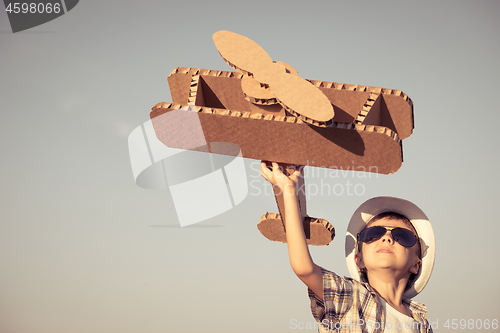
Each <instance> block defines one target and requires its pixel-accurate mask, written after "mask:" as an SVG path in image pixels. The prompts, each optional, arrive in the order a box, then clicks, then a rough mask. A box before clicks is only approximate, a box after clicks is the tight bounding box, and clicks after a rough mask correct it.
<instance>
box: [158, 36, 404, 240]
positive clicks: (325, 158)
mask: <svg viewBox="0 0 500 333" xmlns="http://www.w3.org/2000/svg"><path fill="white" fill-rule="evenodd" d="M214 42H215V44H216V46H217V48H218V50H219V53H220V54H221V55H222V57H223V58H224V59H225V60H226V61H227V62H228V63H229V64H230V65H232V66H233V67H236V68H238V72H230V71H216V70H209V69H199V68H188V67H178V68H176V69H174V70H173V71H172V72H171V73H170V75H169V77H168V83H169V87H170V92H171V95H172V101H173V103H165V102H160V103H158V104H156V105H155V106H154V107H153V108H152V112H151V114H150V117H151V120H152V123H153V126H154V129H155V132H156V136H157V138H158V139H159V140H160V141H161V142H163V143H164V144H165V145H166V146H167V147H171V148H181V149H191V150H199V149H197V148H196V147H188V148H187V147H184V146H182V144H180V143H179V140H177V138H176V137H175V135H173V134H172V133H176V131H177V133H178V130H179V127H182V124H178V123H172V122H169V121H168V117H163V115H165V114H167V113H168V112H172V111H176V112H192V111H185V109H186V108H185V107H186V106H189V105H193V106H194V107H195V109H196V112H197V114H198V117H199V120H200V124H201V127H202V129H203V134H204V136H205V139H206V142H207V143H208V152H211V150H210V143H211V142H231V143H234V144H237V145H238V146H239V147H240V149H241V154H242V156H243V157H246V158H251V159H257V160H266V161H275V162H279V163H282V164H289V165H307V166H314V167H321V168H331V169H341V170H352V171H364V172H373V173H380V174H390V173H394V172H396V171H397V170H398V169H399V168H400V167H401V164H402V160H403V155H402V140H403V139H405V138H407V137H408V136H410V135H411V134H412V130H413V103H412V101H411V99H410V98H409V97H408V96H407V95H406V94H404V93H403V92H402V91H401V90H394V89H386V88H380V87H371V86H362V85H354V84H345V83H336V82H326V81H316V80H304V79H301V78H299V77H298V76H296V75H295V74H296V72H295V71H294V70H293V68H292V67H291V66H289V65H287V64H285V63H274V62H272V60H271V59H270V57H269V56H268V55H267V53H265V51H264V50H262V49H261V48H260V47H259V46H258V45H257V44H255V43H254V42H253V41H251V40H249V39H247V38H246V37H243V36H240V35H237V34H233V33H229V32H224V31H223V32H217V33H216V34H214ZM255 45H257V46H255ZM242 50H244V51H242ZM245 55H246V56H245ZM253 57H255V59H254V58H253ZM247 58H248V59H247ZM277 66H280V67H281V68H282V69H281V68H280V69H277V68H278V67H277ZM269 68H272V69H270V71H271V72H269V73H262V72H263V71H264V72H265V71H266V70H267V69H269ZM288 72H289V73H288ZM276 76H279V77H280V78H276ZM296 78H298V79H299V80H300V83H298V84H295V83H296V82H298V80H297V79H296ZM297 87H299V88H297ZM306 87H307V88H306ZM302 88H303V89H304V90H301V89H302ZM287 89H288V91H291V92H293V93H291V94H286V93H283V94H282V91H287ZM312 91H314V92H312ZM318 92H319V93H318ZM289 96H292V97H289ZM309 96H317V98H316V99H314V98H313V99H309ZM319 96H321V97H319ZM324 98H326V99H327V100H328V104H329V108H331V109H332V110H333V112H331V113H330V116H331V117H333V118H331V119H329V120H325V119H327V118H328V117H329V116H323V115H324V114H327V113H328V112H330V111H328V112H326V113H324V112H323V111H318V113H316V111H315V110H321V109H322V108H323V107H318V105H325V104H324V102H323V101H324ZM297 100H299V101H306V102H305V103H304V104H300V105H299V104H295V103H296V102H297ZM277 102H278V103H277ZM297 103H298V102H297ZM292 109H293V110H292ZM324 109H325V110H326V107H324ZM183 131H184V132H186V133H189V129H183ZM204 149H205V148H204ZM204 151H206V150H204ZM217 153H219V154H226V153H225V152H224V151H221V150H218V151H217ZM231 153H232V152H229V151H228V152H227V155H231ZM276 201H277V203H278V208H279V210H280V212H281V213H283V212H284V211H283V209H282V208H280V205H281V199H280V197H279V195H277V196H276ZM300 205H301V211H302V213H303V216H304V223H305V230H306V235H307V236H308V243H309V244H314V245H327V244H328V243H329V242H330V241H331V240H332V239H333V235H334V231H333V227H332V226H331V225H330V224H329V223H328V222H327V221H325V220H323V219H314V218H310V217H307V214H306V212H305V195H302V197H301V198H300ZM282 218H283V216H282V214H272V213H267V214H265V215H264V216H263V217H262V218H261V221H260V222H259V230H260V231H261V232H262V233H263V234H264V236H266V237H267V238H269V239H270V240H273V241H284V239H285V238H284V235H285V230H284V226H283V224H282ZM308 230H309V231H308ZM325 235H326V236H325Z"/></svg>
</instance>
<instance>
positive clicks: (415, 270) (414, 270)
mask: <svg viewBox="0 0 500 333" xmlns="http://www.w3.org/2000/svg"><path fill="white" fill-rule="evenodd" d="M420 266H422V260H420V259H418V261H417V262H415V264H414V265H413V266H411V267H410V272H411V273H413V274H417V273H418V271H419V270H420Z"/></svg>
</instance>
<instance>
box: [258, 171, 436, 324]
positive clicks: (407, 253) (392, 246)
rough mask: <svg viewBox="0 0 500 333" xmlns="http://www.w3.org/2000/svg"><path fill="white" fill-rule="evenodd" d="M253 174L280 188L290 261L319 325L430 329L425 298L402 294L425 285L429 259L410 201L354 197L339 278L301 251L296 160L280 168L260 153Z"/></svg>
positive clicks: (426, 229) (430, 247)
mask: <svg viewBox="0 0 500 333" xmlns="http://www.w3.org/2000/svg"><path fill="white" fill-rule="evenodd" d="M261 174H262V176H263V177H264V178H265V179H266V180H268V181H269V182H270V183H271V184H272V185H273V186H276V187H277V188H278V189H279V190H280V191H281V192H282V193H283V201H284V206H285V208H284V209H285V212H284V214H285V216H286V219H285V229H286V239H287V244H288V254H289V257H290V264H291V266H292V269H293V271H294V272H295V274H296V275H297V276H298V277H299V279H300V280H301V281H302V282H304V284H306V286H307V287H308V292H309V297H310V299H311V310H312V313H313V316H314V318H315V319H316V321H318V322H319V323H320V325H319V331H320V332H422V333H423V332H432V330H431V328H430V326H429V324H428V322H427V320H426V311H427V310H426V308H425V306H424V305H423V304H419V303H416V302H413V301H410V300H408V299H407V298H411V297H414V296H415V295H416V294H418V293H419V292H420V291H421V290H422V289H423V288H424V287H425V284H426V283H427V281H428V279H429V277H430V273H431V271H432V266H433V263H434V234H433V232H432V227H431V226H430V223H429V221H428V220H427V217H426V216H425V214H424V213H423V212H422V211H421V210H420V209H419V208H418V207H417V206H415V205H414V204H412V203H411V202H409V201H406V200H402V199H397V198H391V197H379V198H374V199H370V200H368V201H367V202H365V203H364V204H363V205H361V206H360V207H359V208H358V210H357V211H356V212H355V213H354V215H353V217H352V219H351V221H350V223H349V226H348V234H347V238H346V257H347V258H346V259H347V264H348V268H349V271H350V273H351V276H352V277H353V278H341V277H339V276H337V275H336V274H335V273H333V272H330V271H327V270H325V269H324V268H322V267H319V266H318V265H316V264H315V263H314V262H313V261H312V258H311V255H310V253H309V249H308V246H307V242H306V237H305V234H304V230H303V228H302V222H301V220H300V210H299V204H298V199H297V192H298V189H297V182H298V179H299V177H301V168H299V169H296V170H295V171H293V172H290V173H288V175H285V174H284V173H283V172H282V171H281V169H280V167H279V166H278V164H277V163H272V170H270V169H269V168H268V167H267V166H266V163H265V162H264V161H263V162H262V163H261ZM412 222H413V224H412Z"/></svg>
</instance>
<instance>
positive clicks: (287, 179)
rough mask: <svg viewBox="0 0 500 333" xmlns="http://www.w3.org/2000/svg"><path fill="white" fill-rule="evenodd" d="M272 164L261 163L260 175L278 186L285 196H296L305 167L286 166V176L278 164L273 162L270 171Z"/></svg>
mask: <svg viewBox="0 0 500 333" xmlns="http://www.w3.org/2000/svg"><path fill="white" fill-rule="evenodd" d="M269 164H270V162H266V161H261V163H260V174H261V175H262V177H264V179H265V180H267V181H268V182H270V183H271V184H272V185H273V186H276V187H277V188H278V189H279V190H280V191H281V192H282V193H284V194H296V193H297V184H298V181H299V178H300V177H301V173H302V169H303V168H304V166H293V165H290V164H289V165H286V174H285V173H284V172H283V170H282V166H280V165H279V164H278V163H276V162H272V169H270V165H269Z"/></svg>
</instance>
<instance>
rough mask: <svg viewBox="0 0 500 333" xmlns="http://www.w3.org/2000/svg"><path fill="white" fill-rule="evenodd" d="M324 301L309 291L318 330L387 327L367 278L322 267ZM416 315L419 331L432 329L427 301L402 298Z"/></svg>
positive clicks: (362, 330)
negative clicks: (423, 302)
mask: <svg viewBox="0 0 500 333" xmlns="http://www.w3.org/2000/svg"><path fill="white" fill-rule="evenodd" d="M321 271H322V273H323V296H324V301H323V300H322V299H321V298H319V297H318V296H317V295H316V294H315V293H314V292H313V291H312V290H310V289H309V290H308V291H309V298H310V299H311V311H312V314H313V316H314V319H316V321H317V322H319V323H320V324H319V332H321V333H323V332H355V333H365V332H366V333H367V332H373V333H380V332H383V331H384V323H385V322H386V321H385V313H384V311H383V307H382V304H381V301H380V298H379V296H378V295H377V293H376V292H375V290H374V289H373V288H372V287H371V286H370V285H369V284H368V283H364V282H358V281H356V280H354V279H351V278H348V277H345V278H341V277H340V276H338V275H336V274H335V273H333V272H330V271H328V270H326V269H324V268H321ZM403 304H405V305H406V306H407V307H408V309H409V310H410V312H411V314H412V316H413V318H414V319H415V320H416V321H417V322H418V323H421V325H419V326H420V327H419V328H420V333H429V332H432V329H431V327H430V325H429V323H428V322H427V319H426V314H427V308H426V307H425V305H423V304H420V303H417V302H413V301H411V300H407V299H403Z"/></svg>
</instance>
